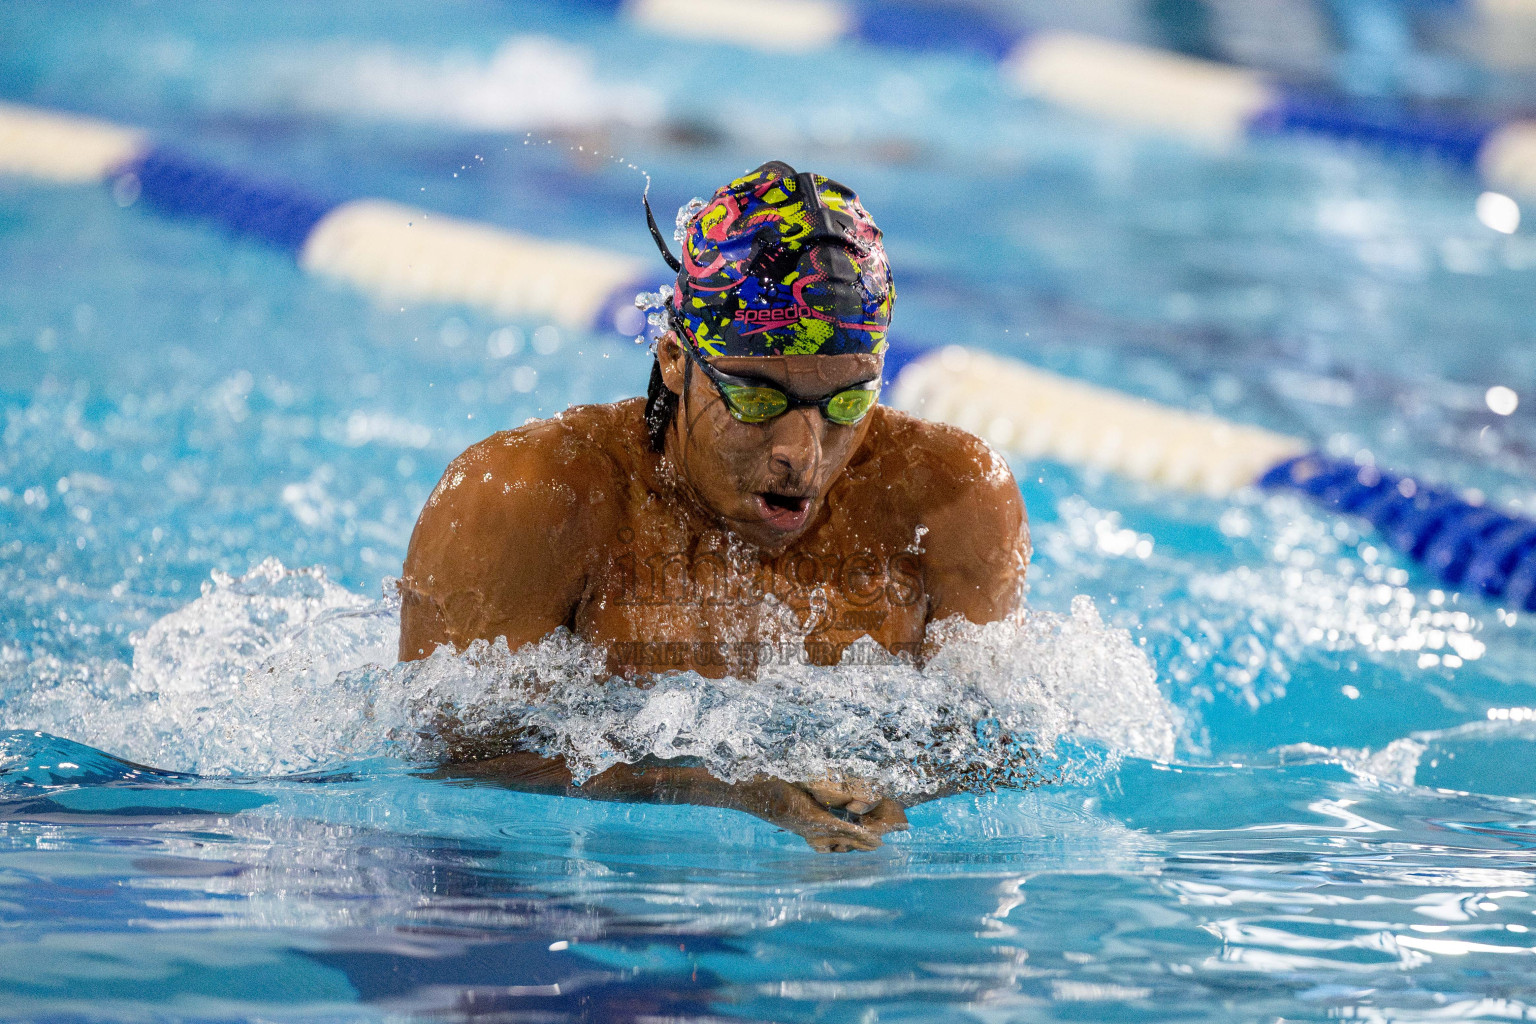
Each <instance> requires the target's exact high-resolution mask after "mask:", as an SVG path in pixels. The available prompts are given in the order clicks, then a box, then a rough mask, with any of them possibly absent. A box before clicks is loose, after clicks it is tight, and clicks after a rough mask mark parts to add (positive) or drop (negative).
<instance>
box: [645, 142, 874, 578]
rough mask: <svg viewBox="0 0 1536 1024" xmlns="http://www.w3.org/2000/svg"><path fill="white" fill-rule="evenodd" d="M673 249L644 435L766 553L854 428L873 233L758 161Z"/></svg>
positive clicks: (809, 179)
mask: <svg viewBox="0 0 1536 1024" xmlns="http://www.w3.org/2000/svg"><path fill="white" fill-rule="evenodd" d="M658 242H660V238H659V236H658ZM682 243H683V257H682V260H681V261H680V265H679V272H678V278H677V288H676V291H675V293H674V295H673V297H672V302H671V304H670V305H669V307H668V309H667V314H668V322H669V324H670V329H669V330H668V331H667V332H666V333H665V334H664V335H663V337H662V339H661V342H660V344H659V346H658V349H657V361H656V366H655V368H654V370H653V371H652V375H651V390H650V398H649V401H648V402H647V409H646V413H647V422H648V425H649V426H650V428H651V438H652V444H653V446H654V447H656V448H657V449H658V450H665V451H666V452H667V453H668V455H669V456H670V457H671V459H672V460H673V461H674V462H675V463H676V465H677V467H678V469H679V470H680V471H681V473H682V475H683V477H684V479H685V480H686V481H687V482H688V483H689V485H690V487H691V489H692V490H693V491H694V493H695V494H696V495H698V497H699V498H700V499H701V500H702V501H703V502H704V503H705V504H706V505H707V506H708V507H709V509H710V511H712V512H713V513H714V514H715V515H717V516H719V517H720V518H721V519H722V520H724V521H725V522H726V523H727V524H729V525H730V526H731V527H732V528H733V529H734V530H736V532H738V533H740V534H741V535H743V536H744V537H746V538H747V539H749V540H751V541H754V542H755V543H758V544H760V545H762V546H764V547H768V548H777V547H781V546H783V545H784V544H787V543H788V542H789V541H791V540H793V539H794V537H795V536H797V535H798V534H799V533H801V532H803V530H804V528H805V526H806V525H807V524H808V523H809V522H810V520H811V518H812V517H813V516H814V515H815V513H816V511H817V509H818V507H819V506H820V504H821V502H822V501H823V500H824V499H825V497H826V494H827V491H828V490H829V489H830V488H831V486H832V484H833V482H834V481H835V480H836V479H837V477H838V475H839V474H841V473H842V471H843V469H844V467H846V466H847V464H848V461H849V459H851V458H852V456H853V454H854V452H855V451H856V450H857V448H858V446H859V444H860V443H861V442H862V441H863V438H864V435H865V433H866V432H867V430H868V427H869V418H868V411H869V409H870V407H872V406H873V405H874V402H875V399H876V398H877V396H878V388H879V379H880V370H881V363H882V353H883V352H884V351H885V347H886V338H885V335H886V329H887V327H888V326H889V324H890V316H891V305H892V302H893V300H894V299H895V289H894V287H893V286H892V284H891V277H890V270H889V267H888V265H887V263H886V259H885V249H884V246H883V245H882V243H881V237H880V230H879V228H877V227H876V226H875V223H874V221H873V220H872V219H871V218H870V216H869V214H868V213H866V212H865V210H864V208H863V206H862V205H861V204H860V203H859V200H858V197H857V196H856V195H854V193H853V192H852V191H851V190H849V189H847V188H845V187H844V186H842V185H839V184H838V183H836V182H834V181H831V180H829V179H827V178H823V177H820V176H817V175H811V174H797V173H796V172H795V171H794V169H793V168H791V167H789V166H788V165H787V164H783V163H777V162H774V163H768V164H764V165H763V166H762V167H759V168H758V169H757V170H756V171H753V172H752V173H750V174H748V175H746V176H745V177H742V178H739V179H737V180H736V181H733V182H731V183H730V184H729V185H727V186H726V187H724V188H722V189H721V190H720V191H718V192H716V193H715V195H714V197H713V198H712V199H711V200H710V201H709V202H708V203H707V204H705V205H704V206H703V207H702V208H701V209H699V210H698V211H696V212H695V213H694V214H693V215H692V216H691V217H690V218H689V220H688V221H687V223H686V224H685V225H684V226H683V232H682ZM664 251H665V250H664ZM668 255H669V260H670V254H668ZM673 262H679V261H673Z"/></svg>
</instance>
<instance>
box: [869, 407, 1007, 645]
mask: <svg viewBox="0 0 1536 1024" xmlns="http://www.w3.org/2000/svg"><path fill="white" fill-rule="evenodd" d="M876 430H878V431H879V434H878V435H877V436H875V437H874V438H873V440H874V441H875V442H876V444H875V450H876V451H877V452H878V454H877V455H876V456H875V458H876V459H877V460H878V461H877V465H876V467H875V469H876V473H877V475H878V476H879V477H881V478H883V479H884V480H887V481H891V480H896V481H900V482H899V483H898V484H897V485H896V486H894V487H893V488H891V490H890V492H888V493H890V497H891V500H890V501H889V503H888V505H887V507H888V508H890V509H891V512H892V514H893V515H894V517H895V519H896V520H897V521H898V522H899V524H900V526H901V527H903V528H906V529H911V530H912V531H913V533H914V534H915V539H916V541H917V543H918V544H919V546H920V549H921V551H922V566H923V578H924V586H925V588H926V590H927V593H928V598H929V602H930V614H931V615H932V616H933V617H935V618H945V617H947V616H949V615H952V614H963V615H965V616H966V617H967V618H969V619H970V620H971V621H972V622H991V621H993V620H994V619H997V618H1000V617H1001V616H1003V615H1004V614H1006V613H1007V612H1009V611H1010V610H1011V609H1013V608H1015V607H1016V606H1017V603H1018V601H1019V600H1020V595H1021V594H1022V585H1023V581H1024V574H1025V571H1026V569H1027V567H1028V565H1029V559H1030V554H1031V547H1030V540H1029V518H1028V515H1027V513H1026V511H1025V508H1024V496H1023V494H1021V493H1020V491H1019V485H1018V482H1017V481H1015V480H1014V477H1013V471H1012V470H1011V469H1009V468H1008V462H1007V460H1005V459H1004V458H1003V457H1002V455H1000V454H999V453H998V452H997V451H996V450H994V449H993V448H992V446H991V445H989V444H987V442H986V441H984V440H982V439H981V438H979V437H977V436H976V435H975V434H972V433H970V432H969V431H965V430H961V429H959V428H958V427H952V426H949V425H947V424H943V423H933V422H931V421H928V420H922V419H918V418H917V417H915V416H910V415H908V414H906V413H903V412H898V411H897V410H894V409H889V408H884V407H882V408H881V416H880V418H879V419H878V420H877V422H876V423H875V424H873V425H872V430H871V434H874V433H875V431H876Z"/></svg>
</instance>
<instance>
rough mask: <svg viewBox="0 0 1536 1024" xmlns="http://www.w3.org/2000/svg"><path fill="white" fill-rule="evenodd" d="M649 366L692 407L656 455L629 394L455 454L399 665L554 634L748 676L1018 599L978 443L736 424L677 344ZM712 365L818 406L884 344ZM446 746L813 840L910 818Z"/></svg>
mask: <svg viewBox="0 0 1536 1024" xmlns="http://www.w3.org/2000/svg"><path fill="white" fill-rule="evenodd" d="M658 357H659V360H660V363H661V368H662V375H663V380H664V381H665V383H666V386H667V387H668V388H669V389H670V390H671V391H672V392H673V393H674V394H678V395H680V396H681V401H680V405H679V409H678V413H677V416H676V418H675V419H674V421H673V424H672V426H671V428H670V429H669V430H668V433H667V436H666V442H665V447H664V452H662V453H656V452H653V451H651V449H650V446H649V441H648V437H647V435H646V431H645V424H644V406H645V403H644V401H643V400H642V399H630V400H628V401H623V402H616V403H613V404H611V405H601V406H580V407H576V408H572V409H569V410H567V411H566V412H564V413H562V414H560V415H559V416H556V417H553V418H552V419H548V420H542V421H539V422H536V423H531V424H529V425H527V426H525V427H522V428H519V429H517V430H511V431H504V432H502V433H498V434H495V435H493V436H491V437H489V438H487V439H486V440H484V441H481V442H480V443H478V444H476V445H474V446H472V447H471V448H470V449H469V450H467V451H466V452H464V454H462V455H460V456H459V457H458V458H457V459H455V460H454V461H453V463H452V464H451V465H450V466H449V467H448V470H447V472H445V473H444V475H443V479H442V481H441V482H440V483H439V484H438V486H437V488H436V490H435V491H434V492H433V494H432V496H431V498H430V499H429V500H428V502H427V505H426V507H425V508H424V509H423V510H422V513H421V518H420V519H419V520H418V522H417V524H416V529H415V532H414V533H413V534H412V537H411V544H410V550H409V552H408V554H407V556H406V561H405V571H404V573H403V575H402V578H401V581H400V590H401V596H402V607H401V634H400V657H401V659H402V660H411V659H415V658H423V657H426V656H427V655H429V654H431V653H432V651H433V650H435V649H436V648H437V647H438V646H439V645H440V644H452V645H453V646H454V647H456V648H460V649H462V648H464V647H465V646H467V645H468V644H469V643H471V642H472V641H474V640H477V639H483V640H487V641H492V640H494V639H496V638H497V637H505V638H506V640H507V644H508V646H509V647H511V648H514V649H515V648H517V647H519V646H521V645H523V644H527V643H532V642H535V641H537V640H539V639H540V638H542V637H544V636H547V635H548V634H549V633H551V632H553V631H554V630H556V629H558V628H560V627H562V626H563V627H566V628H567V629H569V630H571V631H572V632H573V633H575V634H576V635H578V636H580V637H583V638H584V639H587V640H589V641H592V642H593V643H596V644H599V645H602V646H603V647H605V648H606V649H607V651H608V662H609V669H610V670H611V671H612V672H614V673H615V674H616V675H623V676H632V677H635V678H636V679H637V681H639V682H641V683H642V684H643V678H644V676H645V675H647V674H650V673H654V672H657V671H676V670H684V669H686V670H693V671H697V672H699V673H701V674H703V675H707V676H711V677H716V678H718V677H722V676H725V675H732V676H737V677H740V678H743V679H744V680H749V679H750V678H751V676H752V675H753V672H754V669H755V666H756V665H757V664H759V663H760V662H761V659H762V658H764V657H782V656H788V655H786V654H785V652H788V651H791V650H792V651H793V654H794V656H795V657H796V658H797V659H803V660H808V661H810V662H812V663H816V664H829V665H830V664H835V663H836V662H837V661H838V660H839V658H841V657H842V654H843V650H844V649H845V648H846V647H847V646H848V645H849V644H851V643H853V642H854V641H856V640H858V639H860V638H861V637H869V638H870V639H872V640H873V641H874V642H876V643H878V644H879V645H881V646H882V647H884V648H885V649H886V650H888V651H891V652H896V653H898V654H901V655H904V656H907V657H913V658H916V659H918V660H919V661H921V660H922V659H923V658H924V657H926V656H927V655H928V654H931V653H932V652H931V651H928V650H925V649H924V646H923V645H924V633H925V630H926V628H927V626H928V624H929V623H931V622H936V621H938V620H941V619H945V618H948V617H950V616H953V615H963V616H965V617H966V618H967V619H969V620H970V621H972V622H976V623H985V622H991V621H995V620H997V619H999V618H1002V617H1003V616H1005V615H1007V614H1008V613H1009V612H1011V611H1012V610H1014V609H1015V608H1016V607H1017V605H1018V602H1019V601H1020V599H1021V594H1022V587H1023V581H1024V573H1025V568H1026V565H1027V563H1028V558H1029V534H1028V524H1027V521H1026V519H1025V515H1024V506H1023V501H1022V499H1021V497H1020V495H1019V490H1018V487H1017V485H1016V484H1015V482H1014V480H1013V477H1012V475H1011V474H1010V473H1009V471H1008V468H1007V466H1006V464H1005V463H1004V462H1003V461H1002V459H1001V458H999V457H998V456H997V455H996V454H995V453H994V452H992V450H991V449H989V448H988V447H987V446H986V445H985V444H984V443H983V442H982V441H980V440H979V439H978V438H976V437H973V436H972V435H970V434H967V433H965V432H963V431H960V430H956V429H954V428H951V427H946V426H942V425H939V424H934V423H929V422H926V421H923V420H918V419H915V418H913V417H909V416H906V415H904V414H902V413H898V412H895V411H894V410H891V409H889V408H886V407H884V406H876V407H875V408H873V409H872V410H871V411H870V413H869V414H868V415H867V416H865V417H864V419H863V420H861V421H860V422H859V423H857V424H854V425H851V426H840V425H838V424H834V423H831V422H829V421H828V420H827V419H826V418H825V417H824V416H823V415H822V413H821V411H820V410H819V409H817V408H796V409H791V410H789V411H788V412H786V413H784V414H783V415H781V416H778V417H776V418H774V419H772V420H768V421H767V422H764V423H759V424H752V423H742V422H740V421H738V420H736V419H735V418H734V417H732V416H731V414H730V412H729V409H728V408H727V406H726V405H725V403H724V401H723V400H722V399H721V397H720V394H719V392H718V391H717V390H716V389H715V387H714V385H713V384H712V383H711V382H710V381H709V380H708V379H707V378H706V377H705V376H704V375H703V374H702V373H701V372H700V371H699V370H698V369H697V368H696V367H691V366H690V365H689V360H688V359H687V357H686V356H685V355H684V354H683V352H682V350H681V348H680V346H679V345H678V344H677V343H676V341H675V340H674V339H673V338H672V337H671V336H670V335H669V336H667V337H666V338H664V339H663V341H662V344H661V346H660V348H659V351H658ZM710 365H711V366H713V367H714V368H715V369H717V370H719V371H720V372H722V373H726V374H730V375H732V376H743V377H754V378H757V379H759V380H764V381H769V382H772V383H773V384H774V385H776V386H778V387H779V388H780V389H781V390H783V391H785V392H786V393H789V394H791V395H794V396H797V397H801V398H809V399H815V398H820V397H823V396H825V395H828V394H831V393H833V392H836V391H839V390H842V389H844V388H847V387H850V386H852V385H855V384H858V383H860V382H863V381H866V380H870V379H873V378H875V377H876V376H878V374H879V372H880V358H879V357H878V356H871V355H857V354H847V355H836V356H816V355H802V356H770V357H734V358H720V359H712V360H710ZM742 685H751V684H750V682H747V681H744V682H743V684H742ZM457 755H458V759H462V760H463V763H461V764H456V765H454V766H453V767H452V768H451V769H449V771H450V773H452V774H459V775H466V776H469V775H472V776H475V777H481V778H491V779H495V780H497V781H500V782H504V783H506V784H508V785H515V786H517V787H518V788H523V789H532V790H537V791H543V792H561V793H567V792H568V793H573V794H577V795H585V796H589V797H597V798H602V799H616V800H661V801H668V802H686V803H701V804H711V805H715V806H727V807H734V808H737V809H740V810H745V811H748V812H750V813H753V814H756V815H758V816H760V817H763V818H765V819H767V820H769V821H772V822H774V823H776V824H779V825H781V826H783V827H786V828H789V829H792V830H793V831H795V832H798V833H799V834H801V835H802V836H805V838H806V839H807V841H809V842H810V843H811V845H812V846H813V847H815V848H817V849H821V850H851V849H872V848H874V847H875V846H878V845H879V838H878V837H879V835H881V834H882V833H884V832H887V831H890V830H891V829H896V828H905V827H906V818H905V815H904V814H903V812H902V803H903V800H902V799H897V795H892V794H883V793H879V792H875V791H873V790H872V789H870V788H869V787H868V786H867V785H865V784H863V783H861V782H860V781H859V780H851V779H845V780H833V779H816V780H797V781H794V782H790V781H785V780H780V779H772V778H766V777H764V778H760V779H757V780H754V781H753V782H751V783H745V784H738V785H727V784H725V783H722V782H720V781H718V780H716V779H713V778H712V777H710V776H709V775H708V774H707V773H706V772H704V771H703V770H702V769H700V768H694V767H686V766H680V765H675V764H660V763H658V764H645V765H639V766H619V767H616V768H613V769H610V770H609V771H606V772H604V773H602V774H601V775H598V776H596V777H594V778H592V779H589V780H588V781H587V782H586V783H584V784H583V785H582V786H581V787H580V788H579V789H576V788H575V787H573V786H572V785H571V778H570V774H569V772H568V771H567V770H566V769H565V767H564V765H563V763H561V762H559V761H558V760H556V761H550V760H547V759H543V758H539V757H536V756H534V755H531V754H513V755H508V756H502V757H495V758H488V759H486V760H474V759H473V758H474V756H475V751H474V750H473V749H471V748H467V747H466V748H463V749H460V750H458V751H457ZM929 795H930V796H931V795H932V794H929ZM904 802H906V803H910V802H912V797H911V796H908V797H906V798H904Z"/></svg>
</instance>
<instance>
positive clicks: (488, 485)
mask: <svg viewBox="0 0 1536 1024" xmlns="http://www.w3.org/2000/svg"><path fill="white" fill-rule="evenodd" d="M636 401H639V400H636ZM629 404H630V403H629V402H615V403H612V404H611V405H587V406H575V407H573V408H571V409H567V410H566V411H565V412H563V413H560V414H559V415H557V416H551V417H549V418H548V419H542V420H533V421H531V422H529V423H525V424H523V425H522V426H521V427H517V428H515V429H512V430H501V431H498V432H496V433H494V434H492V435H491V436H490V437H487V438H485V439H484V440H482V441H477V442H476V443H475V444H472V445H470V446H469V447H468V448H466V449H465V450H464V451H463V452H462V453H461V454H460V455H459V456H458V457H457V458H456V459H454V460H453V461H452V462H451V463H449V464H448V468H447V469H446V470H445V471H444V472H443V476H442V479H441V480H439V481H438V484H437V487H436V488H434V489H433V491H432V495H431V496H430V497H429V498H428V499H427V503H426V506H425V508H424V509H423V510H422V518H421V520H420V522H418V525H417V532H418V533H420V532H421V530H422V527H423V526H424V525H427V524H433V525H434V526H436V527H437V528H440V529H448V530H451V531H452V532H454V533H456V534H459V535H460V537H461V539H463V540H469V541H472V542H473V541H477V540H480V539H490V538H491V537H505V536H517V535H519V534H521V533H523V532H525V531H526V529H527V528H528V527H529V526H530V525H539V526H543V525H548V526H551V527H558V529H559V532H560V533H562V534H565V535H567V536H569V535H570V534H571V533H573V532H575V533H580V532H583V531H584V530H600V529H602V528H603V526H604V525H605V523H606V520H607V519H609V518H611V517H612V516H613V515H614V514H616V512H617V507H616V506H617V504H618V502H617V500H616V499H618V498H619V497H620V495H621V494H622V491H623V488H624V486H625V485H626V481H627V480H628V478H629V473H627V471H626V470H627V467H626V463H628V462H630V461H631V460H632V459H633V458H634V455H633V452H632V449H633V439H632V436H631V435H632V433H633V429H632V426H631V424H630V421H631V420H635V421H638V420H639V418H640V414H634V415H631V414H632V413H633V412H634V411H633V410H629V409H625V408H622V407H624V406H627V405H629ZM641 404H642V405H643V402H641ZM414 543H415V542H414V540H413V546H414Z"/></svg>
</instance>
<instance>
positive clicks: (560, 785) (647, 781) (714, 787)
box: [441, 753, 907, 853]
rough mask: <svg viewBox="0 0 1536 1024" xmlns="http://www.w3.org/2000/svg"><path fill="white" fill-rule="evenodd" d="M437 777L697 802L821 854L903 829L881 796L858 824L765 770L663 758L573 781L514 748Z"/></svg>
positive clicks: (602, 796)
mask: <svg viewBox="0 0 1536 1024" xmlns="http://www.w3.org/2000/svg"><path fill="white" fill-rule="evenodd" d="M441 774H443V775H448V776H458V777H464V776H471V777H475V778H483V779H487V780H489V781H493V782H496V783H499V784H501V785H505V786H508V787H509V788H513V789H520V790H525V791H530V792H536V793H549V794H555V795H561V796H583V797H588V798H590V799H593V800H614V801H621V802H637V803H663V804H697V805H700V806H704V807H725V808H729V809H731V810H736V811H745V812H746V813H748V814H751V815H754V816H755V817H758V818H762V819H763V820H764V821H767V822H769V823H771V824H774V825H777V826H779V827H780V828H783V829H787V830H788V831H791V832H794V833H796V834H797V835H799V836H801V837H803V838H804V839H805V841H806V842H807V843H809V844H810V845H811V846H812V847H814V848H815V849H817V850H820V851H822V852H823V853H830V852H845V851H848V850H873V849H874V848H875V847H877V846H879V845H880V839H879V837H880V836H881V835H883V834H884V833H886V832H890V831H893V830H897V829H904V828H906V827H907V820H906V816H905V815H904V814H903V813H902V809H901V806H900V805H899V804H897V803H896V802H895V801H890V800H887V801H885V802H883V803H881V804H879V805H877V806H876V807H874V808H873V809H872V810H871V811H870V812H869V813H867V814H863V815H860V816H859V820H858V821H857V822H853V821H844V820H843V819H841V818H839V817H837V816H835V815H833V814H832V813H830V812H829V811H828V810H827V809H826V808H824V807H823V806H822V805H821V804H819V803H818V802H817V801H816V800H814V799H813V798H812V797H811V795H810V794H809V793H807V792H806V791H805V790H804V789H803V788H802V787H800V786H797V785H794V784H793V783H789V782H785V781H784V780H783V779H776V778H772V777H770V776H758V777H757V778H755V779H752V780H751V781H748V782H739V783H729V782H722V781H721V780H719V779H717V778H715V777H714V776H713V775H710V774H709V772H708V771H706V770H705V769H703V768H700V767H696V766H691V765H680V764H673V763H666V762H659V761H657V762H646V763H643V764H638V765H631V764H620V765H615V766H614V767H612V768H609V769H608V770H606V771H604V772H601V773H599V774H597V775H594V776H592V777H591V778H590V779H588V780H587V781H586V782H584V783H582V784H581V785H580V786H577V785H575V783H574V782H573V781H572V779H571V773H570V770H569V769H567V768H566V766H565V762H564V761H562V760H561V759H559V758H545V757H540V756H539V755H537V754H531V753H516V754H508V755H506V756H503V757H497V758H491V759H489V760H485V761H471V762H467V763H463V764H455V765H451V766H448V767H446V768H444V769H443V770H442V773H441Z"/></svg>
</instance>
